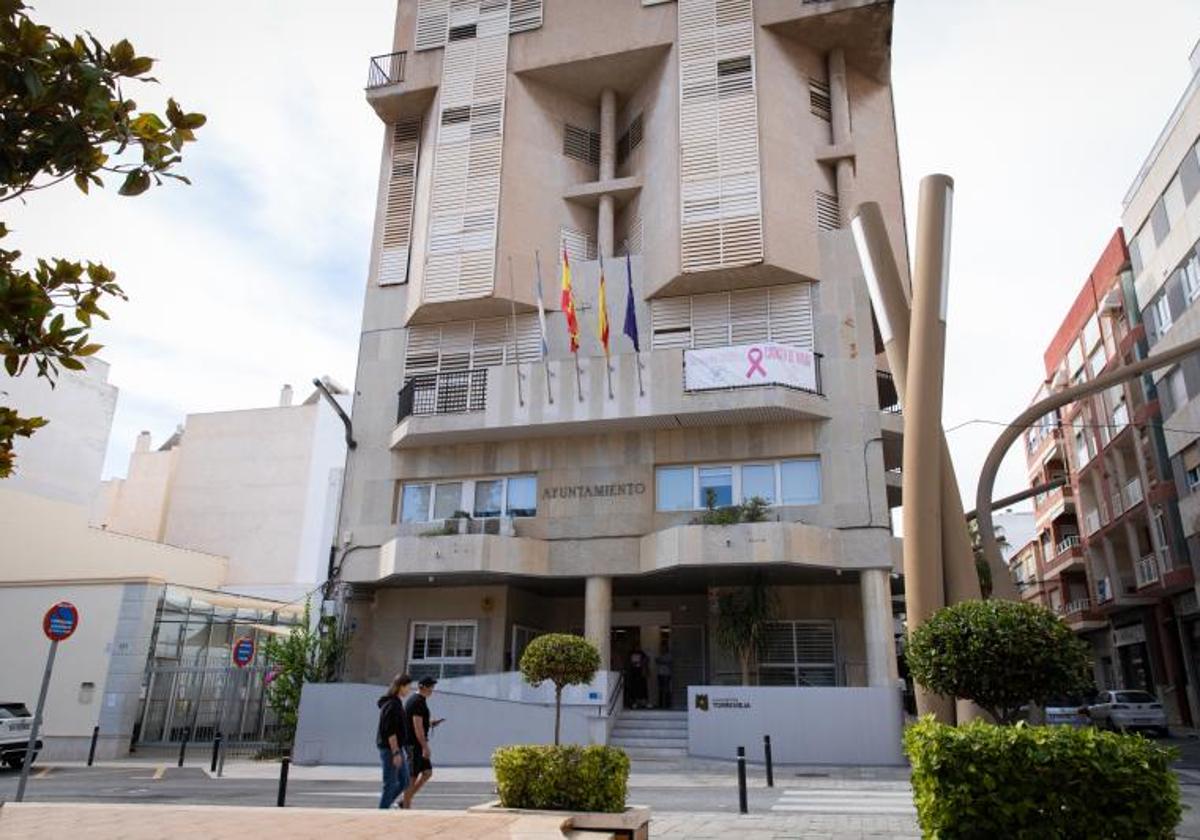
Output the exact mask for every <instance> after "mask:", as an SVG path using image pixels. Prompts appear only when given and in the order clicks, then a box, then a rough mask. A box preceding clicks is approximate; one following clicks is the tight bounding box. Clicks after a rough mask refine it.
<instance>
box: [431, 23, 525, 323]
mask: <svg viewBox="0 0 1200 840" xmlns="http://www.w3.org/2000/svg"><path fill="white" fill-rule="evenodd" d="M448 15H449V18H448V26H449V28H450V29H453V30H454V32H455V33H456V37H455V39H454V40H451V41H449V42H448V43H447V44H446V53H445V57H444V59H443V62H442V86H441V91H440V96H441V107H442V111H441V116H440V121H439V126H438V138H437V152H436V156H435V161H434V167H433V189H432V195H433V201H432V207H431V213H430V221H429V249H428V254H427V255H426V262H425V275H424V282H423V284H422V290H421V297H422V300H424V301H426V302H435V301H447V300H462V299H469V298H478V297H486V296H487V295H489V294H491V293H492V291H493V289H494V285H495V263H496V215H497V206H498V203H499V199H500V157H501V148H502V138H501V132H502V127H503V124H504V91H505V85H506V82H507V77H508V75H507V63H508V25H509V6H508V0H453V2H452V3H451V5H450V7H449V13H448ZM471 27H474V29H473V30H472V29H471Z"/></svg>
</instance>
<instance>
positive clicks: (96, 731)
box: [88, 726, 100, 767]
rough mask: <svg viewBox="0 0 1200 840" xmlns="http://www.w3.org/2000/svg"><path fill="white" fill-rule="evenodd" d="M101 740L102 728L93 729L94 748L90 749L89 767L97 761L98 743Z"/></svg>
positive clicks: (94, 727) (95, 727)
mask: <svg viewBox="0 0 1200 840" xmlns="http://www.w3.org/2000/svg"><path fill="white" fill-rule="evenodd" d="M99 738H100V727H99V726H93V727H92V746H91V747H90V748H89V749H88V767H91V766H92V763H93V762H95V760H96V741H97V740H98V739H99Z"/></svg>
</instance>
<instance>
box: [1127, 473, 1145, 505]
mask: <svg viewBox="0 0 1200 840" xmlns="http://www.w3.org/2000/svg"><path fill="white" fill-rule="evenodd" d="M1121 495H1122V496H1124V497H1125V510H1129V509H1130V508H1132V507H1133V506H1134V505H1137V504H1140V503H1141V501H1142V499H1144V498H1145V495H1144V494H1143V493H1142V482H1141V481H1140V480H1139V479H1136V478H1135V479H1134V480H1133V481H1131V482H1129V483H1128V484H1126V485H1125V487H1124V488H1123V489H1122V490H1121Z"/></svg>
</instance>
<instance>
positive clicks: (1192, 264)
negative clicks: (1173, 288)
mask: <svg viewBox="0 0 1200 840" xmlns="http://www.w3.org/2000/svg"><path fill="white" fill-rule="evenodd" d="M1183 294H1184V296H1185V297H1186V298H1187V300H1188V303H1191V302H1192V301H1193V300H1195V299H1196V296H1197V295H1200V257H1198V256H1196V254H1194V253H1192V254H1189V255H1188V259H1187V262H1186V263H1184V265H1183Z"/></svg>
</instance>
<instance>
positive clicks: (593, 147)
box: [563, 123, 600, 166]
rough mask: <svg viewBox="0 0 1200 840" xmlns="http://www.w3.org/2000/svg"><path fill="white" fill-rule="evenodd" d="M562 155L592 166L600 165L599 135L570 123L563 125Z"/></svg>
mask: <svg viewBox="0 0 1200 840" xmlns="http://www.w3.org/2000/svg"><path fill="white" fill-rule="evenodd" d="M563 154H564V155H566V156H567V157H569V158H574V159H575V160H580V161H583V162H584V163H588V164H591V165H592V166H599V165H600V133H599V132H598V131H592V130H591V129H587V128H580V127H579V126H576V125H571V124H570V123H564V124H563Z"/></svg>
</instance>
